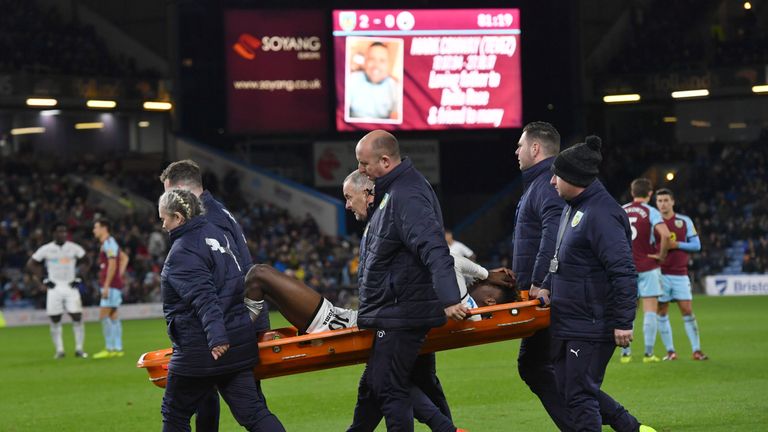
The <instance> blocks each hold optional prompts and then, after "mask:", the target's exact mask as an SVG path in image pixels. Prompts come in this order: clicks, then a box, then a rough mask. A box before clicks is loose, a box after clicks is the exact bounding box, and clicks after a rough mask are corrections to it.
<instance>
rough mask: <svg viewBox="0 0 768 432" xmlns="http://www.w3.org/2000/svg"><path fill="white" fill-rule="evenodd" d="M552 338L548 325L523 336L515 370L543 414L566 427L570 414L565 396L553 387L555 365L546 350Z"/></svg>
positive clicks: (567, 429)
mask: <svg viewBox="0 0 768 432" xmlns="http://www.w3.org/2000/svg"><path fill="white" fill-rule="evenodd" d="M551 345H552V338H551V336H550V333H549V328H545V329H541V330H539V331H537V332H536V333H534V334H533V336H530V337H527V338H523V340H522V342H521V343H520V354H519V355H518V356H517V371H518V373H519V374H520V378H522V379H523V381H525V383H526V384H528V387H529V388H530V389H531V391H532V392H533V393H534V394H535V395H536V396H538V397H539V400H541V404H542V405H543V406H544V409H545V410H547V414H549V417H551V418H552V421H554V422H555V425H557V427H558V429H560V430H561V431H569V430H571V428H570V424H571V421H570V417H569V415H568V407H567V406H566V405H565V399H563V398H562V396H561V395H560V393H559V392H558V391H557V380H556V378H555V368H554V366H553V365H552V355H551V353H550V349H551Z"/></svg>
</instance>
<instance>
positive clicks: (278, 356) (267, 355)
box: [136, 300, 549, 388]
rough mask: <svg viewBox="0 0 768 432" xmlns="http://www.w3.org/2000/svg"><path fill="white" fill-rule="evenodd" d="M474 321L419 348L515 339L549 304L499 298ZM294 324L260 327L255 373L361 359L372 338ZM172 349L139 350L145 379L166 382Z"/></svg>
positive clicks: (438, 332) (440, 331)
mask: <svg viewBox="0 0 768 432" xmlns="http://www.w3.org/2000/svg"><path fill="white" fill-rule="evenodd" d="M470 313H471V314H472V315H480V316H481V317H482V318H483V319H481V320H479V321H469V320H466V321H461V322H458V321H448V323H446V324H445V325H444V326H442V327H437V328H434V329H432V330H431V331H430V332H429V333H428V334H427V338H426V340H425V341H424V346H423V347H422V349H421V353H422V354H426V353H431V352H435V351H444V350H449V349H453V348H461V347H465V346H472V345H480V344H486V343H491V342H498V341H503V340H507V339H518V338H524V337H527V336H531V335H533V333H535V332H536V331H537V330H539V329H542V328H545V327H548V326H549V308H543V307H540V303H539V301H538V300H530V301H522V302H516V303H503V304H498V305H494V306H484V307H480V308H476V309H472V310H470ZM296 333H297V330H296V328H295V327H285V328H280V329H275V330H270V331H268V332H265V333H264V334H263V336H262V338H261V342H259V356H260V360H261V361H260V363H259V364H258V365H256V366H255V367H254V368H253V373H254V375H255V376H256V377H258V378H259V379H265V378H273V377H279V376H283V375H291V374H296V373H303V372H311V371H316V370H322V369H329V368H335V367H340V366H347V365H352V364H357V363H365V362H366V361H367V360H368V357H369V354H370V351H371V346H372V344H373V332H372V331H370V330H362V329H358V328H357V327H350V328H347V329H341V330H332V331H327V332H322V333H313V334H306V335H301V336H296ZM172 353H173V351H172V349H170V348H168V349H164V350H158V351H152V352H148V353H144V354H142V356H141V357H140V358H139V361H138V362H137V364H136V367H139V368H144V369H146V370H147V372H148V373H149V381H150V382H152V383H153V384H155V385H156V386H158V387H163V388H164V387H165V380H166V377H167V375H168V364H169V363H170V360H171V354H172Z"/></svg>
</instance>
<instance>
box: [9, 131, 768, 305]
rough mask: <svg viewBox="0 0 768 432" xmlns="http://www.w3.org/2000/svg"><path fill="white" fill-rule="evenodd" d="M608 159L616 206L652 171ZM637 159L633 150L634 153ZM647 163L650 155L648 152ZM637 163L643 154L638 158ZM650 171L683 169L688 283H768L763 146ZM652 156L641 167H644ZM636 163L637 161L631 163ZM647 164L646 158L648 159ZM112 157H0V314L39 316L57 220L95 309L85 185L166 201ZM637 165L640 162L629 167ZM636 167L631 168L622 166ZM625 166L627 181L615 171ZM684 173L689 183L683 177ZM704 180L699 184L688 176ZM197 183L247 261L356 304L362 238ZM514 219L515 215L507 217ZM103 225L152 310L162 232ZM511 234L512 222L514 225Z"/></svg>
mask: <svg viewBox="0 0 768 432" xmlns="http://www.w3.org/2000/svg"><path fill="white" fill-rule="evenodd" d="M621 148H622V149H623V150H621V151H619V149H617V148H614V150H615V151H613V152H612V154H606V160H605V161H604V168H605V170H606V172H608V173H610V172H613V171H616V173H614V174H606V177H605V178H606V179H608V180H606V183H607V184H608V186H609V189H610V190H612V193H613V194H614V196H616V197H617V199H618V200H619V201H621V202H624V201H628V200H629V197H628V195H627V191H628V185H629V182H630V181H631V180H632V178H634V177H636V176H639V175H641V174H642V172H635V171H632V170H628V169H627V167H630V166H631V167H634V169H635V170H645V169H647V168H649V167H651V166H652V165H653V163H654V161H652V160H651V159H652V158H651V157H650V156H649V155H648V154H645V153H648V149H649V148H651V149H652V147H648V146H644V148H643V150H642V152H645V153H643V154H642V155H637V154H635V151H634V150H632V149H630V148H628V147H627V146H623V147H621ZM638 151H640V150H638ZM651 153H654V152H653V151H651ZM643 155H645V156H643ZM656 155H657V157H656V160H655V162H656V163H664V162H669V161H671V160H675V161H683V162H684V163H685V165H683V166H681V167H680V171H679V173H678V180H676V181H675V182H672V183H669V184H663V185H657V186H667V187H671V188H672V189H673V191H674V192H675V195H676V199H677V204H676V210H677V211H679V212H681V213H684V214H687V215H689V216H691V218H692V219H693V221H694V223H695V225H696V227H697V229H698V231H699V234H700V238H701V241H702V251H701V252H700V253H694V254H691V262H690V264H691V271H692V275H693V276H694V283H695V284H696V285H697V286H701V284H702V283H703V277H704V276H706V275H712V274H719V273H723V272H726V273H727V272H732V273H768V259H766V253H767V252H768V202H766V201H765V199H764V197H765V196H766V195H767V194H768V181H767V179H768V175H767V174H768V173H767V171H768V139H766V137H763V138H761V139H760V140H759V141H758V142H750V143H736V144H733V143H732V144H723V143H710V144H696V145H680V146H678V147H677V148H676V149H675V150H674V151H671V150H670V152H669V153H668V154H663V153H661V154H660V153H656ZM646 156H648V157H646ZM638 158H639V159H638ZM646 159H648V160H647V161H646ZM119 160H122V159H118V158H115V159H113V160H110V161H91V162H87V161H82V160H81V161H79V162H78V163H72V162H71V161H59V163H58V164H52V165H50V164H49V165H48V166H46V167H45V168H43V167H41V166H40V165H34V164H35V163H38V162H32V161H31V160H27V161H25V160H20V159H18V158H16V159H13V160H3V159H0V168H2V169H1V170H0V288H1V289H0V307H14V306H15V307H37V308H42V307H44V303H45V288H44V287H42V286H40V285H39V284H37V283H36V282H35V281H34V280H33V279H32V278H31V277H30V275H29V274H27V272H26V271H25V269H24V266H25V264H26V262H27V260H28V258H29V257H30V256H31V254H32V253H33V252H34V251H35V250H36V249H37V248H38V247H39V246H41V245H42V244H44V243H47V242H49V241H51V227H52V225H53V224H54V223H55V222H58V221H64V222H65V223H66V224H67V226H68V227H69V229H70V233H71V240H73V241H75V242H77V243H79V244H80V245H82V246H83V247H84V248H85V249H86V251H87V252H88V258H89V260H88V261H89V262H90V263H91V266H90V267H89V268H83V269H81V273H82V274H83V275H84V276H85V278H84V280H85V283H84V284H83V286H82V287H81V290H82V292H83V294H84V296H83V298H84V300H85V304H87V305H93V304H95V303H96V302H97V301H98V281H97V274H98V267H97V261H98V260H97V256H98V248H99V245H98V243H97V241H96V240H95V239H94V238H93V235H92V226H93V221H94V220H95V219H96V218H97V217H99V216H101V215H106V214H105V212H104V210H102V209H101V208H99V206H98V201H95V200H93V199H89V194H90V193H91V191H90V190H89V188H88V187H87V186H86V184H85V183H84V182H82V179H83V178H85V177H86V176H89V175H98V176H101V177H102V178H103V179H105V180H108V181H109V182H111V183H112V184H114V185H116V186H119V187H122V188H125V189H128V190H132V191H135V192H137V193H139V194H142V195H143V196H144V197H145V198H146V199H148V200H150V201H151V202H154V201H155V200H156V199H157V197H158V196H159V195H160V193H161V192H162V186H161V184H160V182H159V181H158V180H157V173H158V172H160V171H161V168H162V166H163V165H164V163H163V162H162V161H155V162H152V163H150V164H149V166H148V167H147V168H146V172H144V173H143V174H137V173H136V172H135V171H133V172H127V171H126V169H125V168H124V167H122V166H121V163H120V162H119ZM638 160H643V161H645V162H646V163H637V161H638ZM627 161H634V162H635V163H627ZM621 166H623V167H624V171H625V172H624V173H623V175H619V174H618V172H619V171H617V170H613V169H612V168H611V167H621ZM686 171H687V172H688V173H689V175H685V173H686ZM702 172H706V173H708V175H705V176H701V175H697V174H696V173H702ZM204 183H205V185H206V186H207V188H208V189H209V190H211V191H212V192H213V193H214V195H215V196H217V197H219V198H221V199H222V201H224V202H225V204H226V205H227V206H228V207H229V208H230V209H231V210H232V211H233V213H234V215H235V217H236V218H237V219H238V220H239V221H240V223H241V225H242V226H243V230H244V232H245V233H246V236H247V237H248V240H249V241H248V245H249V247H250V249H251V255H252V257H253V259H254V262H257V263H267V264H270V265H272V266H274V267H275V268H277V269H278V270H280V271H282V272H285V273H286V274H289V275H292V276H294V277H296V278H297V279H300V280H302V281H304V282H305V283H307V285H309V286H310V287H312V288H314V289H316V290H317V291H319V292H321V293H322V294H323V295H325V296H326V297H329V298H330V299H332V300H333V301H335V302H337V303H338V304H343V305H354V302H355V297H354V288H355V282H356V280H357V266H358V261H357V260H358V255H359V248H358V246H357V245H358V244H359V238H355V237H354V236H350V237H348V238H341V237H334V236H327V235H324V234H322V233H321V232H320V231H319V229H318V227H317V224H316V222H315V221H314V219H313V218H312V216H311V215H310V214H307V215H305V217H304V218H298V219H297V218H294V217H292V216H291V215H290V214H289V213H288V212H287V211H286V210H283V209H280V208H277V207H274V206H271V205H269V204H266V203H249V202H245V201H244V200H243V199H242V196H241V194H240V193H239V179H238V178H237V177H236V176H235V175H233V174H228V175H226V176H224V178H223V179H221V181H220V180H219V179H218V178H217V177H216V176H214V175H212V174H210V173H207V174H206V175H205V176H204ZM507 213H508V214H507V218H506V219H507V220H510V221H512V220H514V207H511V208H510V209H508V211H507ZM106 216H109V217H110V219H111V220H112V221H113V230H112V234H113V236H114V237H115V238H116V240H117V242H118V244H119V245H121V247H123V248H124V250H125V251H126V253H128V255H129V257H130V265H129V267H128V270H127V272H126V275H125V278H124V279H125V288H124V296H125V299H126V302H128V303H131V302H153V301H159V300H160V291H159V286H160V283H159V282H160V274H159V271H160V269H161V268H162V264H163V259H164V258H165V254H166V252H167V247H168V245H167V234H166V233H164V232H162V230H161V227H160V225H159V223H158V220H157V216H156V215H155V214H154V213H151V214H138V213H136V214H131V213H128V214H124V215H121V216H119V217H115V216H114V215H106ZM510 229H511V224H510ZM511 244H512V241H511V237H510V236H508V237H507V238H505V239H504V240H502V241H500V242H499V243H498V244H497V245H496V247H495V248H493V250H492V251H491V252H490V253H489V254H487V255H486V256H483V255H481V256H480V257H479V258H480V262H481V263H482V264H484V265H486V266H487V267H499V266H507V267H508V266H509V265H510V263H511V257H512V254H513V252H514V251H513V250H512V248H511Z"/></svg>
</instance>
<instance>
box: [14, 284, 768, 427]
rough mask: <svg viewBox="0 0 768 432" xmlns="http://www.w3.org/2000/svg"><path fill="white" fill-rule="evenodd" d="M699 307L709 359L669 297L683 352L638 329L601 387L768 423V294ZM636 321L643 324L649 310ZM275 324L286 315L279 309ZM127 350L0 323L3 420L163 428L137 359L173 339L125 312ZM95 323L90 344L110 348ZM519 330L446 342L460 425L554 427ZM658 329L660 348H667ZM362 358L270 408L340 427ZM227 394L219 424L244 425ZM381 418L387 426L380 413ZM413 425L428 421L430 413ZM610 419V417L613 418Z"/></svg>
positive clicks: (647, 408) (645, 401)
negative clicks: (120, 353)
mask: <svg viewBox="0 0 768 432" xmlns="http://www.w3.org/2000/svg"><path fill="white" fill-rule="evenodd" d="M694 310H695V311H696V315H697V318H698V321H699V326H700V331H701V337H702V346H703V349H704V351H705V352H706V353H707V354H708V355H709V356H710V360H709V361H705V362H695V361H693V360H691V357H690V345H689V343H688V339H687V337H686V335H685V331H684V330H683V325H682V320H681V318H680V313H679V311H678V310H677V308H676V306H674V305H673V306H672V308H670V311H671V314H670V315H671V319H672V325H673V331H674V336H675V345H676V348H677V351H678V353H679V354H680V359H679V360H677V361H675V362H661V363H654V364H643V363H642V361H641V355H642V351H643V347H642V334H641V331H638V332H636V334H635V342H634V344H633V346H632V349H633V354H634V358H633V361H632V362H631V363H629V364H626V365H623V364H619V361H618V356H619V350H618V349H617V350H616V353H615V356H614V359H613V360H612V361H611V363H610V366H609V367H608V371H607V374H606V378H605V383H604V385H603V390H605V391H606V392H608V393H609V394H611V395H612V396H613V397H614V398H616V399H617V400H618V401H620V402H621V403H622V404H624V406H626V407H627V408H628V409H629V410H630V412H632V413H633V414H634V415H635V416H636V417H638V419H640V421H642V422H644V423H647V424H650V425H652V426H654V427H655V428H656V429H657V430H658V431H768V397H766V389H768V313H766V310H768V297H740V298H739V297H729V298H725V297H721V298H711V297H697V298H696V299H695V300H694ZM638 316H639V317H640V320H639V321H636V323H638V326H639V327H642V317H641V315H638ZM272 323H273V326H274V327H279V326H284V325H285V321H284V320H283V319H282V317H281V316H280V315H279V314H273V315H272ZM123 329H124V331H123V333H124V345H125V347H126V355H125V357H122V358H112V359H105V360H94V359H91V358H89V359H78V358H74V356H73V348H72V347H73V338H72V331H71V326H70V325H68V324H67V325H65V328H64V335H65V339H64V342H65V347H66V349H67V357H66V358H64V359H62V360H54V359H53V347H52V344H51V341H50V338H49V335H48V327H47V326H36V327H25V328H4V329H0V431H3V432H15V431H56V432H66V431H152V430H160V429H161V428H162V425H161V423H162V422H161V417H160V401H161V398H162V390H161V389H159V388H157V387H155V386H154V385H152V384H150V383H149V382H148V380H147V377H148V375H147V373H146V372H145V371H144V370H143V369H137V368H136V367H135V365H136V360H137V359H138V357H139V355H141V353H143V352H145V351H152V350H155V349H160V348H165V347H168V346H169V342H168V339H167V337H166V335H165V324H164V321H163V320H159V319H158V320H145V321H124V322H123ZM102 341H103V338H102V336H101V329H100V326H99V324H98V323H89V324H88V326H87V335H86V350H87V351H88V352H89V353H95V352H97V351H99V350H100V349H101V348H102V343H103V342H102ZM518 346H519V341H507V342H500V343H495V344H488V345H481V346H477V347H470V348H462V349H457V350H452V351H445V352H441V353H438V355H437V365H438V375H439V376H440V379H441V381H442V383H443V386H444V388H445V392H446V394H447V396H448V400H449V402H450V404H451V409H452V412H453V417H454V420H455V422H456V424H457V426H459V427H462V428H466V429H468V430H470V431H472V432H482V431H532V432H533V431H554V430H556V428H555V427H554V425H553V424H552V422H551V421H550V420H549V418H548V417H547V415H546V413H545V412H544V409H543V408H542V407H541V404H540V403H539V401H538V399H536V397H535V396H534V395H533V394H532V393H531V392H530V391H529V390H528V388H527V387H526V385H525V384H524V383H523V382H522V381H521V380H520V378H519V377H518V375H517V370H516V358H517V352H518ZM663 351H664V349H663V347H662V345H661V342H660V341H658V340H657V343H656V354H657V355H658V356H659V357H661V356H662V355H663ZM361 372H362V366H360V365H358V366H349V367H344V368H336V369H331V370H326V371H320V372H311V373H305V374H300V375H293V376H288V377H281V378H273V379H268V380H265V381H264V382H263V387H264V392H265V394H266V396H267V401H268V403H269V406H270V408H271V409H272V411H273V412H274V413H276V414H277V415H278V417H279V418H280V419H281V421H282V422H283V424H284V425H285V427H286V430H288V431H343V430H345V429H346V427H347V426H348V425H349V422H350V420H351V418H352V410H353V408H354V405H355V398H356V390H357V381H358V378H359V377H360V374H361ZM225 406H226V405H225V404H223V403H222V407H223V408H222V415H221V428H220V430H221V431H232V430H241V429H240V428H239V426H238V425H237V424H236V422H235V421H234V419H233V418H232V416H231V414H230V413H229V411H228V410H227V408H225ZM377 430H381V431H383V430H385V428H384V426H383V423H382V425H380V426H379V429H377ZM416 430H417V431H426V430H428V429H427V428H426V427H424V426H423V425H418V424H417V426H416ZM605 430H608V428H605Z"/></svg>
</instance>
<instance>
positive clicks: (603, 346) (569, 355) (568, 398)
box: [552, 339, 640, 432]
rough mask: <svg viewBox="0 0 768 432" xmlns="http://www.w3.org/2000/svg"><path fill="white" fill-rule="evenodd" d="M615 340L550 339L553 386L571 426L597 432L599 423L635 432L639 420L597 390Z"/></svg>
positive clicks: (574, 428) (621, 430) (626, 431)
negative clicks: (566, 410) (554, 377)
mask: <svg viewBox="0 0 768 432" xmlns="http://www.w3.org/2000/svg"><path fill="white" fill-rule="evenodd" d="M615 349H616V344H614V343H613V342H609V341H606V342H602V341H601V342H597V341H583V340H562V339H553V340H552V355H553V363H554V367H555V375H556V377H557V388H558V391H559V392H560V394H561V395H562V397H563V399H564V400H565V402H566V406H567V407H568V413H569V417H570V420H571V423H572V429H570V430H574V431H577V432H586V431H590V432H592V431H594V432H600V431H601V430H602V425H603V424H606V425H609V426H611V427H612V428H613V429H614V430H616V431H619V432H637V430H638V429H639V428H640V423H639V422H638V421H637V419H636V418H635V417H634V416H632V415H631V414H630V413H629V412H627V410H626V409H625V408H624V407H623V406H621V404H619V403H618V402H616V401H615V400H613V398H611V397H610V396H608V395H607V394H606V393H605V392H603V391H602V390H600V386H601V385H602V383H603V377H604V376H605V369H606V367H607V366H608V361H610V359H611V356H612V355H613V351H614V350H615Z"/></svg>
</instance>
